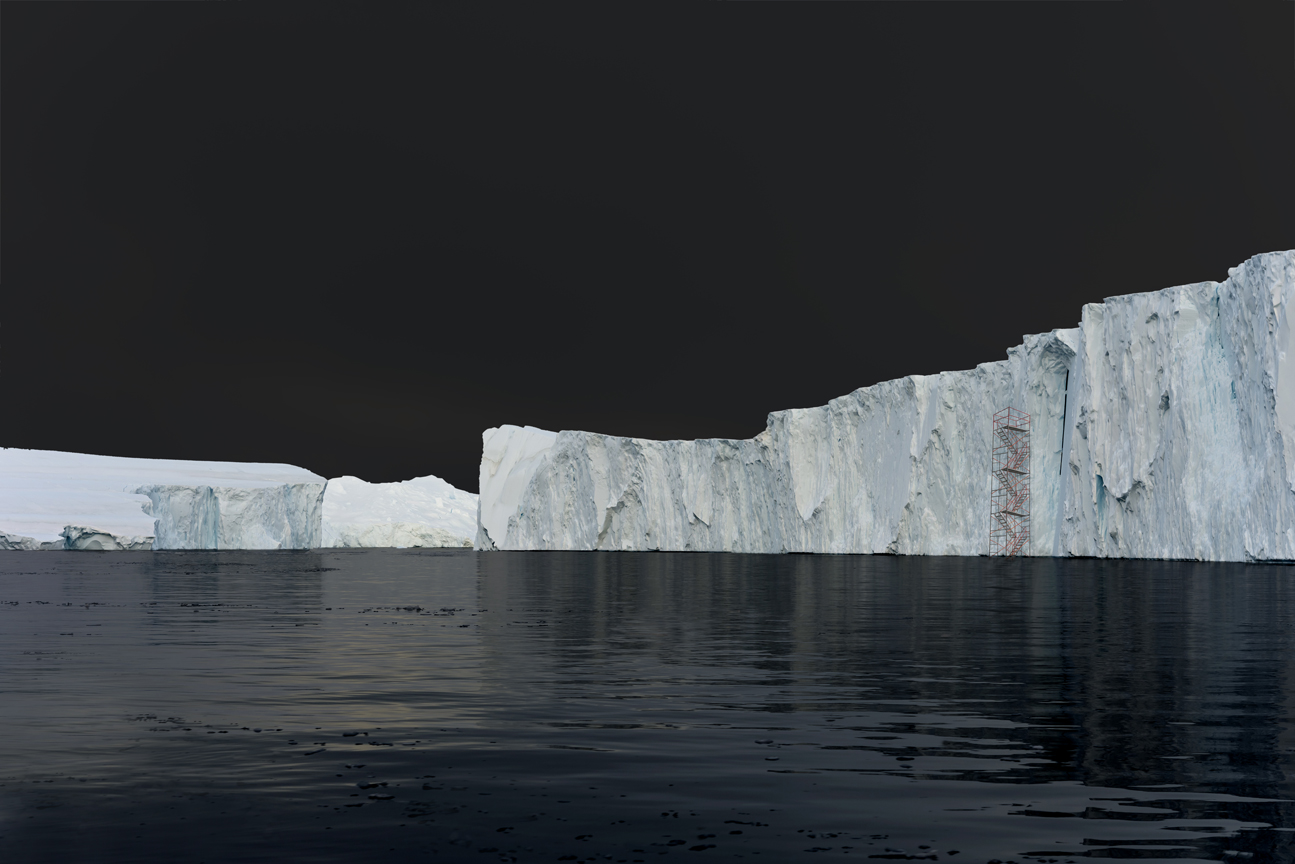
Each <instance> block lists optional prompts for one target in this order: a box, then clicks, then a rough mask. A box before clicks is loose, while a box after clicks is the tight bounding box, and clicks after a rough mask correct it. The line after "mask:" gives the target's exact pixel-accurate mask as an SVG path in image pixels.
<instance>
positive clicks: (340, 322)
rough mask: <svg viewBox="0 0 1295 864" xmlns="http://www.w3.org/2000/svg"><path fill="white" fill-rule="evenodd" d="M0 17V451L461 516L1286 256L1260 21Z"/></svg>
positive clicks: (68, 9)
mask: <svg viewBox="0 0 1295 864" xmlns="http://www.w3.org/2000/svg"><path fill="white" fill-rule="evenodd" d="M447 7H448V4H420V5H417V6H413V7H397V6H391V5H384V4H373V6H371V7H370V6H366V7H360V6H335V5H332V4H328V3H324V2H317V3H314V4H309V5H307V4H298V5H293V6H277V5H274V4H196V3H195V4H167V3H151V4H85V5H81V4H67V3H4V4H2V5H0V14H2V15H3V27H2V28H0V58H2V59H0V63H2V64H3V68H2V74H0V104H3V112H4V118H3V120H4V122H3V162H2V163H0V170H2V174H3V176H2V183H3V189H4V198H3V204H4V207H3V222H2V224H0V229H2V231H3V252H4V256H3V271H2V274H0V275H2V283H0V284H3V289H2V291H3V304H2V305H0V310H2V311H0V321H2V323H3V330H2V331H0V376H2V377H0V382H2V384H3V388H4V394H5V400H4V402H5V407H4V408H3V410H2V411H0V444H3V445H5V446H12V447H33V448H43V449H58V450H73V451H81V452H92V453H106V454H113V455H122V456H154V457H167V458H185V459H230V460H243V461H270V462H290V463H294V464H297V465H301V466H303V467H306V468H309V469H311V470H313V471H316V472H318V473H320V474H324V475H326V476H338V475H341V474H355V475H358V476H360V477H362V478H364V479H367V480H372V481H386V480H399V479H406V478H409V477H412V476H417V475H424V474H436V475H439V476H442V477H444V478H446V479H448V480H450V481H451V482H452V483H454V484H455V485H457V486H460V487H463V488H466V489H469V490H475V489H476V487H477V464H478V461H479V459H480V447H481V438H480V433H481V431H482V430H483V429H485V428H486V427H489V426H495V425H499V424H503V423H515V424H530V425H535V426H541V427H544V428H548V429H553V430H558V429H588V430H592V431H599V432H609V433H615V434H624V435H637V436H640V437H648V438H698V437H712V436H722V437H749V436H751V435H754V434H756V433H757V432H759V431H760V430H761V429H763V427H764V422H765V415H766V414H767V413H768V412H769V411H771V410H777V409H782V408H790V407H797V406H809V405H819V404H823V403H825V402H826V401H827V400H828V399H830V398H832V397H835V396H839V395H842V394H844V393H847V392H849V391H851V390H853V389H855V388H857V387H861V386H865V385H868V384H873V383H875V382H878V381H882V380H886V379H889V378H895V377H899V376H902V375H907V374H911V373H931V372H938V371H941V370H946V369H959V368H969V367H972V366H974V365H976V364H977V363H980V362H985V361H990V360H998V359H1001V358H1003V357H1004V356H1005V355H1004V352H1005V350H1006V349H1007V348H1008V347H1009V346H1012V345H1015V344H1018V343H1019V342H1020V338H1021V335H1022V334H1024V333H1035V332H1044V331H1047V330H1051V329H1053V328H1055V327H1071V326H1074V325H1075V324H1076V323H1077V322H1078V320H1079V314H1080V307H1081V305H1082V304H1083V303H1085V302H1094V301H1100V300H1102V298H1104V297H1107V296H1111V295H1115V294H1123V293H1128V292H1133V291H1149V290H1156V289H1160V288H1164V287H1167V286H1170V285H1177V284H1182V283H1185V282H1194V281H1200V280H1206V279H1215V280H1222V279H1224V278H1225V277H1226V275H1227V268H1228V267H1229V266H1232V265H1235V264H1238V263H1240V262H1241V261H1243V260H1244V259H1246V258H1248V257H1249V256H1251V255H1254V254H1257V253H1260V252H1266V251H1272V250H1276V249H1288V248H1291V247H1293V246H1295V206H1292V202H1295V157H1293V156H1292V155H1291V154H1292V152H1295V145H1293V144H1292V142H1295V49H1293V48H1292V44H1293V42H1295V5H1293V4H1291V3H1276V2H1273V3H1256V4H1214V5H1211V6H1201V7H1196V6H1193V5H1188V4H1170V5H1165V6H1161V7H1147V6H1143V5H1134V4H1115V3H1111V4H1055V5H1054V4H1038V5H1031V4H1002V5H997V4H967V5H957V4H954V5H942V4H862V5H740V4H739V5H734V4H723V5H705V6H693V7H680V6H670V7H669V8H665V9H656V8H647V7H643V6H640V7H637V8H632V9H625V8H616V9H608V8H597V7H581V8H579V9H578V10H574V9H570V10H563V9H553V8H551V7H550V6H549V5H547V4H533V5H532V6H530V7H519V8H512V9H508V10H505V9H502V8H498V7H495V6H493V5H490V4H486V5H485V8H476V7H471V8H469V7H466V6H465V7H448V8H447Z"/></svg>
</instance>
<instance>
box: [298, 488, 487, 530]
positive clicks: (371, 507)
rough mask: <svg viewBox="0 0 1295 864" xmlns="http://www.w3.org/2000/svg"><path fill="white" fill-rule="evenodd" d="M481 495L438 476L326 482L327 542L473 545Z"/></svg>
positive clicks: (324, 525)
mask: <svg viewBox="0 0 1295 864" xmlns="http://www.w3.org/2000/svg"><path fill="white" fill-rule="evenodd" d="M476 533H477V496H476V495H474V494H472V493H471V492H464V491H463V490H462V489H455V488H454V487H453V486H451V485H450V484H449V483H447V482H445V481H444V480H442V479H440V478H439V477H430V476H429V477H415V478H414V479H413V480H404V481H402V482H399V483H365V482H364V481H363V480H361V479H359V478H358V477H339V478H337V479H335V480H329V481H328V488H327V489H325V490H324V511H323V535H322V537H323V542H322V545H323V546H328V547H338V546H366V547H372V546H396V547H401V546H469V547H470V546H472V541H473V538H474V537H475V536H476Z"/></svg>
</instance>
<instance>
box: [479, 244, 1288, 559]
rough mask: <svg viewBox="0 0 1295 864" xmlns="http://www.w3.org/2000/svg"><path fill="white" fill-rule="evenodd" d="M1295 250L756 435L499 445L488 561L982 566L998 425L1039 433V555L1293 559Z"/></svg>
mask: <svg viewBox="0 0 1295 864" xmlns="http://www.w3.org/2000/svg"><path fill="white" fill-rule="evenodd" d="M1293 300H1295V251H1288V252H1274V253H1268V254H1264V255H1257V256H1255V257H1253V258H1251V259H1250V260H1248V261H1246V262H1245V263H1244V264H1242V265H1241V266H1240V267H1235V268H1232V269H1231V270H1229V271H1228V278H1227V280H1226V281H1224V282H1222V283H1217V282H1200V283H1196V284H1193V285H1183V286H1179V287H1175V288H1167V289H1165V290H1162V291H1156V292H1152V293H1146V294H1129V295H1125V296H1119V297H1111V298H1108V299H1107V300H1106V302H1104V303H1096V304H1089V305H1087V306H1085V307H1084V308H1083V311H1082V318H1081V321H1080V324H1079V326H1078V327H1077V328H1072V329H1065V330H1054V331H1052V332H1051V333H1046V334H1042V335H1037V336H1027V337H1025V340H1024V343H1023V344H1022V345H1020V346H1018V347H1015V348H1012V349H1010V350H1008V352H1007V359H1006V360H1002V361H998V362H993V363H984V364H981V365H980V366H977V367H976V368H975V369H971V370H966V371H959V372H942V373H940V374H938V375H912V376H909V377H907V378H901V379H898V380H894V381H886V382H882V383H880V384H876V385H873V386H871V387H864V388H862V389H859V390H856V391H855V392H853V393H851V394H849V395H847V396H842V397H840V398H838V399H834V400H832V401H831V402H830V403H828V404H827V405H825V406H822V407H818V408H803V409H792V410H788V411H777V412H774V413H772V414H770V415H769V419H768V425H767V427H766V428H765V430H764V431H763V432H761V433H760V434H759V435H757V436H755V437H754V438H750V439H746V440H741V441H736V440H721V439H710V440H700V441H649V440H644V439H639V438H619V437H614V436H610V435H598V434H594V433H589V432H571V431H566V432H559V433H553V432H546V431H543V430H540V429H535V428H532V427H525V428H520V427H516V426H504V427H500V428H496V429H488V430H486V432H485V433H484V434H483V436H482V438H483V448H482V458H481V475H480V478H481V479H480V482H481V486H480V493H481V497H480V510H479V516H478V527H477V534H476V546H477V548H479V549H624V550H629V549H637V550H708V551H732V552H856V553H877V552H886V553H898V554H925V555H984V554H987V553H988V551H989V520H990V501H989V499H990V482H991V478H990V460H991V449H992V416H993V414H994V412H995V411H997V410H999V409H1001V408H1005V407H1009V406H1011V407H1015V408H1018V409H1021V410H1024V411H1026V412H1029V413H1030V414H1031V415H1032V418H1033V421H1032V436H1033V441H1032V445H1033V446H1032V456H1031V464H1030V473H1031V484H1032V497H1033V517H1032V533H1031V538H1030V543H1029V545H1028V547H1027V548H1026V549H1025V550H1024V552H1025V554H1029V555H1078V556H1097V557H1134V558H1187V559H1198V560H1210V561H1280V560H1295V355H1292V354H1291V347H1292V346H1291V324H1292V322H1291V321H1290V317H1291V314H1290V310H1291V305H1292V301H1293Z"/></svg>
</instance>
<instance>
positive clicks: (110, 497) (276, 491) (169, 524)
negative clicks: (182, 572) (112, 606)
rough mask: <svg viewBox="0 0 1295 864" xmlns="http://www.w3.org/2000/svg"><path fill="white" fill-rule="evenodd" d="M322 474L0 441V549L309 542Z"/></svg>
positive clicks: (259, 546)
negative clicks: (2, 445)
mask: <svg viewBox="0 0 1295 864" xmlns="http://www.w3.org/2000/svg"><path fill="white" fill-rule="evenodd" d="M324 482H325V481H324V478H323V477H320V476H318V475H316V474H312V473H311V472H309V471H306V470H304V469H302V468H297V467H295V466H292V465H278V464H262V463H242V462H198V461H188V460H180V459H137V458H128V457H119V456H95V455H90V454H85V453H64V452H60V451H55V450H24V449H18V448H3V449H0V548H15V549H41V548H45V549H149V548H160V549H216V548H221V549H227V548H242V549H279V548H297V549H299V548H309V547H310V546H311V545H318V539H317V538H318V522H319V515H318V510H319V499H320V498H321V497H322V494H323V488H324Z"/></svg>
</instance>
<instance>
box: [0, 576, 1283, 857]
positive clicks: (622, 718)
mask: <svg viewBox="0 0 1295 864" xmlns="http://www.w3.org/2000/svg"><path fill="white" fill-rule="evenodd" d="M1293 577H1295V569H1292V568H1289V567H1247V566H1243V565H1204V564H1187V563H1166V562H1146V561H1127V562H1116V561H1092V560H1084V561H1066V560H1001V559H984V558H979V559H977V558H905V557H894V556H808V555H787V556H761V555H714V554H685V553H665V554H661V553H658V554H651V553H642V554H641V553H513V552H498V553H484V554H481V553H474V552H471V551H465V550H356V551H350V550H337V551H328V552H218V553H213V552H188V553H185V552H158V553H105V554H95V553H56V552H41V553H7V554H3V555H0V724H2V728H3V735H0V860H4V861H20V860H21V861H25V862H31V861H37V862H40V861H50V862H80V861H87V862H89V861H95V862H117V861H122V862H125V861H130V862H153V861H186V862H188V861H192V862H202V861H206V862H219V861H267V862H268V861H281V860H293V861H356V860H360V859H361V856H371V855H378V856H380V857H381V859H382V860H384V861H451V862H455V861H472V862H476V861H481V862H493V861H508V862H512V861H523V862H531V861H575V862H594V861H597V862H604V861H615V862H670V861H678V860H681V859H682V860H683V861H693V860H698V861H705V860H712V859H723V860H734V859H747V860H754V861H757V862H758V861H766V862H801V861H816V862H817V861H820V860H821V859H823V858H824V857H826V858H828V859H833V858H836V859H878V858H879V859H888V860H935V861H957V862H964V861H966V862H980V864H984V862H989V861H993V860H995V859H997V860H998V861H1000V862H1004V864H1005V862H1011V861H1014V862H1021V864H1024V862H1026V861H1042V862H1079V861H1081V860H1082V859H1085V858H1138V859H1140V860H1142V861H1157V860H1169V859H1183V858H1195V859H1208V860H1215V861H1229V862H1256V864H1257V862H1268V861H1295V840H1293V839H1292V838H1293V833H1295V805H1292V803H1291V802H1292V799H1293V798H1295V784H1293V782H1292V778H1293V776H1295V775H1293V774H1292V771H1293V763H1292V760H1293V759H1295V731H1293V730H1292V718H1293V717H1295V680H1293V674H1295V652H1293V651H1292V648H1293V647H1295V646H1293V645H1292V642H1293V641H1295V605H1293V601H1295V578H1293Z"/></svg>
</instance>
